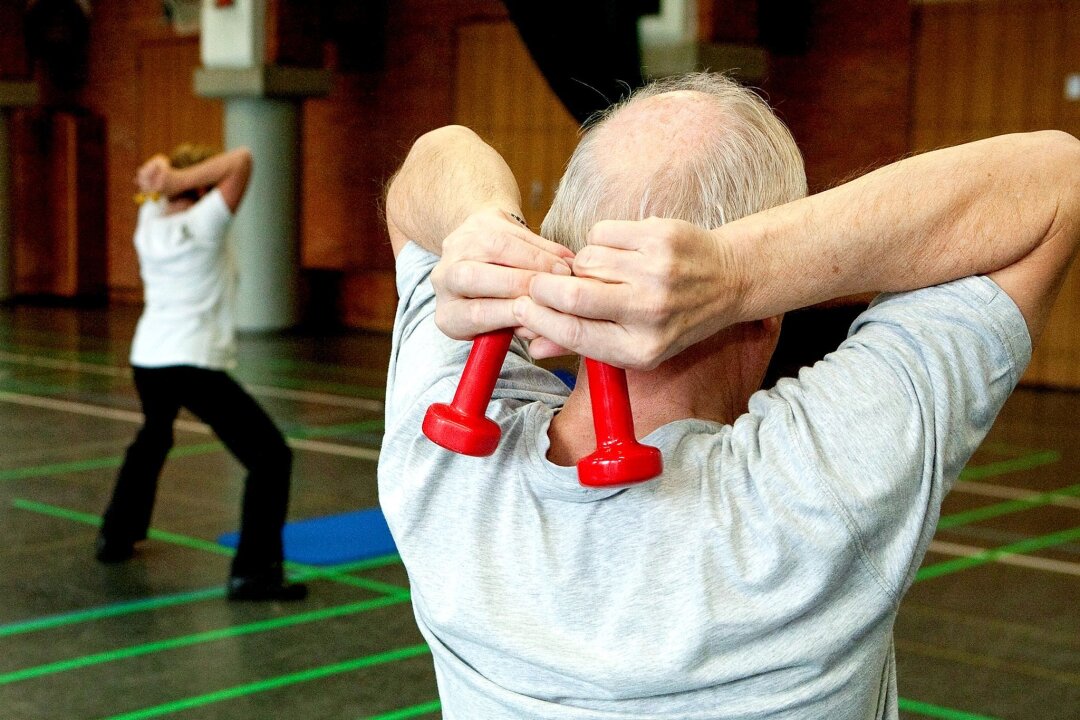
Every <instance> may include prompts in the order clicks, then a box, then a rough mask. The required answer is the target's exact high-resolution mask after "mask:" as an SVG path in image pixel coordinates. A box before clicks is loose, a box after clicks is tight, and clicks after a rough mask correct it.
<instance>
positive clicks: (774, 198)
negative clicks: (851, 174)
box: [540, 73, 806, 252]
mask: <svg viewBox="0 0 1080 720" xmlns="http://www.w3.org/2000/svg"><path fill="white" fill-rule="evenodd" d="M804 195H806V174H805V171H804V169H803V162H802V155H801V154H800V153H799V150H798V148H797V147H796V145H795V141H794V139H793V138H792V136H791V133H790V132H789V131H788V129H787V127H785V126H784V124H783V123H782V122H780V120H779V119H778V118H777V117H776V116H775V115H774V114H773V112H772V110H770V109H769V106H768V105H767V104H766V103H765V102H764V101H763V100H762V99H761V98H760V97H758V96H757V95H756V94H755V93H754V92H752V91H751V90H749V89H747V88H745V87H743V86H741V85H739V84H738V83H736V82H734V81H732V80H730V79H729V78H727V77H725V76H723V75H720V74H712V73H693V74H690V75H682V76H678V77H673V78H667V79H664V80H659V81H656V82H653V83H650V84H649V85H646V86H645V87H643V88H641V89H640V90H638V91H637V92H635V93H634V94H633V95H631V96H630V97H629V98H628V99H626V100H625V101H623V102H621V103H618V104H616V105H614V106H612V107H611V108H609V109H608V110H606V111H604V112H603V113H602V114H601V115H599V116H598V117H597V118H596V119H595V120H593V121H592V122H590V123H588V124H587V125H586V130H585V132H584V135H583V137H582V139H581V142H580V143H579V144H578V147H577V149H576V150H575V151H574V154H573V156H572V157H571V158H570V162H569V164H568V165H567V169H566V172H565V174H564V175H563V177H562V180H561V181H560V182H559V187H558V190H557V191H556V193H555V199H554V201H553V203H552V206H551V209H550V210H549V211H548V214H547V217H546V218H545V219H544V223H543V225H542V227H541V230H540V232H541V234H542V235H543V236H544V237H547V238H550V239H551V240H555V241H557V242H560V243H562V244H564V245H566V246H567V247H569V248H570V249H572V250H574V251H575V252H576V251H578V250H580V249H581V248H582V247H583V246H584V245H585V239H586V236H587V234H588V231H589V229H590V228H591V227H592V226H593V225H594V224H595V223H597V222H598V221H600V220H642V219H645V218H647V217H650V216H655V217H664V218H675V219H679V220H686V221H687V222H691V223H694V224H695V225H699V226H701V227H705V228H716V227H719V226H721V225H723V224H724V223H725V222H730V221H732V220H736V219H738V218H740V217H743V216H745V215H750V214H753V213H755V212H759V211H761V210H765V209H767V208H770V207H773V206H776V205H781V204H783V203H786V202H790V201H792V200H796V199H798V198H800V197H803V196H804Z"/></svg>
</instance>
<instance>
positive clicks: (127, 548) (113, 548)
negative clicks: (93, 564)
mask: <svg viewBox="0 0 1080 720" xmlns="http://www.w3.org/2000/svg"><path fill="white" fill-rule="evenodd" d="M134 554H135V543H130V542H119V541H117V540H109V538H107V537H105V536H104V535H98V537H97V541H96V542H95V543H94V557H96V558H97V559H98V562H103V563H120V562H124V561H125V560H130V559H131V556H132V555H134Z"/></svg>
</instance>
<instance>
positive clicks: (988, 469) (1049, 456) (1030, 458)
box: [960, 450, 1061, 480]
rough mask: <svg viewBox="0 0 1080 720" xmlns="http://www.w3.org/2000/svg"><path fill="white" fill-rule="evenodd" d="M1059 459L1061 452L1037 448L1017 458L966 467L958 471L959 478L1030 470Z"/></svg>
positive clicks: (984, 476) (965, 478)
mask: <svg viewBox="0 0 1080 720" xmlns="http://www.w3.org/2000/svg"><path fill="white" fill-rule="evenodd" d="M1059 460H1061V453H1059V452H1058V451H1057V450H1039V451H1037V452H1033V453H1029V454H1027V455H1021V456H1020V457H1017V458H1010V459H1008V460H998V461H997V462H992V463H986V464H984V465H975V466H973V467H966V468H964V469H963V470H961V471H960V479H961V480H980V479H982V478H988V477H994V476H995V475H1005V474H1007V473H1014V472H1019V471H1021V470H1031V469H1032V468H1037V467H1040V466H1042V465H1051V464H1053V463H1056V462H1057V461H1059Z"/></svg>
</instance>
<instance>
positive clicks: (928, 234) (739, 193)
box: [379, 75, 1080, 720]
mask: <svg viewBox="0 0 1080 720" xmlns="http://www.w3.org/2000/svg"><path fill="white" fill-rule="evenodd" d="M1078 187H1080V143H1078V142H1077V141H1076V140H1074V139H1073V138H1071V137H1069V136H1067V135H1064V134H1060V133H1039V134H1031V135H1012V136H1005V137H1001V138H996V139H992V140H987V141H983V142H979V143H973V144H970V145H964V146H960V147H957V148H952V149H947V150H942V151H938V152H934V153H928V154H926V155H921V156H917V157H913V158H909V159H906V160H903V161H902V162H899V163H897V164H894V165H891V166H888V167H886V168H883V169H881V170H878V171H876V172H873V173H870V174H869V175H866V176H864V177H862V178H860V179H857V180H855V181H853V182H850V183H848V184H846V185H843V186H840V187H838V188H835V189H833V190H830V191H828V192H824V193H821V194H819V195H815V196H812V197H809V198H801V196H802V195H804V193H805V181H804V179H803V172H802V165H801V160H800V157H799V153H798V151H797V150H796V148H795V146H794V143H793V141H792V139H791V136H790V135H789V133H788V132H787V130H786V129H785V128H784V127H783V125H782V124H781V123H780V122H779V121H778V120H777V119H776V118H775V117H774V116H773V114H772V113H771V111H770V110H769V109H768V107H767V106H766V105H765V104H764V103H762V102H761V101H760V100H759V99H758V98H757V97H756V96H755V95H753V94H752V93H750V92H748V91H746V90H744V89H742V88H740V87H738V86H737V85H735V84H734V83H732V82H730V81H728V80H726V79H724V78H722V77H720V76H710V75H694V76H688V77H683V78H678V79H675V80H671V81H666V82H664V83H662V84H659V85H651V86H648V87H646V88H645V89H644V90H642V91H641V92H639V93H638V94H636V95H634V96H633V97H632V98H631V99H629V100H628V101H627V102H625V103H623V104H621V105H619V106H618V107H616V108H614V109H613V110H611V111H610V112H608V113H607V114H606V115H605V116H604V117H602V118H601V119H600V120H599V121H598V122H596V123H594V124H593V125H592V126H591V127H590V128H589V129H588V130H587V132H586V133H585V135H584V137H583V138H582V141H581V143H580V145H579V147H578V148H577V150H576V151H575V153H574V156H573V158H572V160H571V162H570V165H569V166H568V169H567V172H566V175H565V177H564V178H563V180H562V183H561V184H560V187H559V190H558V193H557V196H556V199H555V202H554V205H553V207H552V209H551V211H550V213H549V214H548V217H547V220H545V223H544V226H543V228H542V230H541V235H543V236H546V237H550V238H553V239H557V240H559V241H561V242H563V243H566V244H567V245H568V246H569V247H571V248H573V249H574V250H576V251H577V252H576V254H573V253H572V252H571V251H570V250H568V249H567V248H566V247H563V246H562V245H555V244H553V243H552V242H550V241H549V240H545V239H543V238H541V237H539V236H537V235H534V234H533V233H531V232H530V231H529V230H527V229H526V228H524V227H522V226H521V225H520V224H518V223H517V222H516V217H517V216H519V215H520V208H519V199H518V192H517V190H516V183H515V181H514V178H513V176H512V175H511V173H510V171H509V170H508V168H507V167H506V165H505V164H504V163H503V161H502V159H501V158H500V157H499V156H498V155H497V154H496V153H495V152H494V151H493V150H492V149H491V148H489V147H488V146H486V145H485V144H484V143H483V142H482V141H480V140H479V138H477V137H476V136H475V135H474V134H473V133H471V132H470V131H468V130H466V129H464V128H459V127H451V128H444V129H441V130H437V131H434V132H432V133H429V134H428V135H425V136H424V137H422V138H421V139H420V140H418V141H417V143H416V144H415V145H414V147H413V148H412V150H411V152H410V153H409V155H408V157H407V159H406V160H405V162H404V164H403V166H402V168H401V170H400V172H399V173H398V174H397V175H396V177H395V178H394V180H393V181H392V183H391V186H390V188H389V192H388V197H387V221H388V227H389V232H390V237H391V240H392V243H393V247H394V251H395V253H396V256H397V277H398V290H399V293H400V298H401V299H400V305H399V308H398V313H397V319H396V325H395V330H394V344H393V351H392V355H391V360H390V374H389V384H388V388H387V423H386V437H385V440H384V445H383V452H382V458H383V459H382V461H381V465H380V468H379V483H380V495H381V500H382V504H383V508H384V510H385V512H386V516H387V519H388V521H389V523H390V527H391V530H392V531H393V534H394V537H395V539H396V541H397V543H398V547H399V548H400V552H401V555H402V558H403V560H404V562H405V565H406V567H407V568H408V571H409V576H410V579H411V582H412V587H413V603H414V607H415V612H416V618H417V622H418V624H419V627H420V629H421V631H422V632H423V633H424V636H425V637H426V638H427V640H428V642H429V643H430V645H431V649H432V654H433V657H434V661H435V668H436V674H437V677H438V681H439V688H440V694H441V696H442V700H443V706H444V713H445V717H447V718H467V719H469V720H475V719H478V718H515V719H521V718H572V719H575V720H577V719H586V718H587V719H590V720H591V719H597V720H599V719H600V718H617V717H618V718H650V719H655V718H800V719H807V718H829V719H830V720H835V719H844V718H895V717H896V716H897V694H896V671H895V665H894V653H893V647H892V625H893V620H894V618H895V615H896V610H897V606H898V605H899V602H900V598H901V597H902V596H903V594H904V592H905V591H906V589H907V588H908V586H909V585H910V584H911V582H912V580H913V578H914V575H915V571H916V569H917V567H918V565H919V563H920V561H921V559H922V557H923V554H924V553H925V551H926V547H927V544H928V543H929V541H930V538H931V536H932V534H933V532H934V526H935V523H936V521H937V517H938V511H939V507H940V504H941V500H942V497H943V495H944V494H945V493H946V492H947V491H948V489H949V487H950V485H951V483H952V482H953V481H954V480H955V479H956V476H957V474H958V473H959V472H960V469H961V468H962V467H963V466H964V464H965V462H966V461H967V460H968V458H969V457H970V456H971V454H972V452H973V451H974V450H975V448H976V447H977V446H978V444H979V442H980V441H981V440H982V438H983V437H984V435H985V433H986V432H987V430H988V429H989V428H990V425H991V423H992V422H993V420H994V417H995V416H996V414H997V413H998V411H999V410H1000V408H1001V406H1002V404H1003V403H1004V402H1005V399H1006V398H1007V397H1008V395H1009V393H1010V392H1011V391H1012V389H1013V387H1014V386H1015V384H1016V382H1017V380H1018V378H1019V377H1020V374H1021V372H1022V371H1023V369H1024V366H1025V364H1026V363H1027V361H1028V359H1029V356H1030V350H1031V341H1032V339H1034V338H1036V337H1037V336H1038V334H1039V332H1040V330H1041V329H1042V327H1043V325H1044V323H1045V320H1046V317H1047V314H1048V312H1049V308H1050V305H1051V301H1052V299H1053V297H1054V294H1055V292H1056V291H1057V289H1058V287H1059V285H1060V283H1061V280H1062V278H1063V276H1064V274H1065V270H1066V268H1067V266H1068V263H1069V262H1070V260H1071V258H1072V256H1073V255H1074V254H1075V252H1076V248H1077V244H1078V239H1080V194H1078V191H1077V188H1078ZM800 198H801V199H800ZM440 254H441V255H442V257H441V259H440V257H439V255H440ZM920 288H921V289H920ZM867 291H885V292H886V293H887V294H885V295H882V296H881V297H879V299H878V300H877V301H876V302H875V303H874V304H873V305H872V306H871V308H870V309H869V310H868V311H867V312H865V313H864V314H863V315H862V316H861V317H860V318H859V319H858V320H857V321H856V323H855V324H854V326H853V327H852V329H851V334H850V336H849V338H848V339H847V340H846V341H845V342H844V343H843V344H842V345H841V346H840V347H839V348H838V349H837V350H836V352H834V353H832V354H830V355H829V356H828V357H826V358H825V359H824V360H823V361H821V362H819V363H817V364H816V365H815V366H814V367H812V368H808V369H805V370H804V371H803V372H802V373H801V374H800V375H799V377H798V379H787V380H782V381H781V382H780V383H778V384H777V386H776V387H775V388H772V389H771V390H765V391H760V392H757V390H758V387H759V384H760V382H761V378H762V375H763V373H764V371H765V367H766V364H767V362H768V360H769V356H770V354H771V352H772V350H773V347H774V344H775V341H776V337H777V332H778V329H779V325H780V316H781V314H782V313H784V312H786V311H788V310H791V309H794V308H798V307H802V306H806V305H809V304H812V303H817V302H820V301H824V300H827V299H830V298H835V297H839V296H844V295H849V294H854V293H861V292H867ZM500 327H516V328H518V335H519V338H520V339H519V341H517V342H515V344H514V345H513V346H512V350H511V353H510V356H509V357H508V359H507V361H506V363H505V366H504V368H503V372H502V375H501V377H500V380H499V383H498V386H497V388H496V390H495V396H494V400H493V402H492V403H491V405H490V407H489V408H488V415H489V417H492V418H493V419H494V420H495V421H496V422H498V424H499V425H500V427H501V429H502V441H501V443H500V446H499V448H498V449H497V450H496V451H495V454H494V455H492V456H491V457H487V458H473V457H465V456H459V455H454V454H452V453H449V452H447V451H445V450H442V449H441V448H439V447H436V446H435V445H434V444H432V443H431V442H430V441H428V440H427V439H426V438H425V437H424V436H423V435H422V434H421V431H420V426H421V422H422V419H423V416H424V412H425V409H426V408H427V406H428V405H429V404H430V403H432V402H436V401H438V402H446V401H447V400H448V399H449V398H450V397H451V395H452V393H453V391H454V388H455V385H456V383H457V380H458V378H459V375H460V373H461V369H462V366H463V364H464V361H465V357H466V355H467V353H468V351H469V344H468V343H466V342H462V341H461V340H463V339H467V338H471V337H473V336H475V335H476V334H478V333H481V332H485V331H489V330H493V329H496V328H500ZM440 328H441V329H440ZM444 332H445V333H446V334H444ZM447 334H448V335H450V336H451V337H448V336H447ZM452 338H457V339H452ZM525 341H531V350H532V355H533V356H550V355H553V354H555V353H559V352H563V351H564V349H569V350H572V351H575V352H580V353H582V354H584V355H587V356H589V357H594V358H597V359H600V360H605V361H609V362H612V363H616V364H619V365H621V366H624V367H627V368H629V369H630V370H629V371H628V374H627V378H628V385H629V388H630V394H631V399H632V402H633V409H634V422H635V425H636V431H637V434H638V436H639V437H643V439H644V442H647V443H649V444H652V445H655V446H657V447H659V448H660V449H661V450H662V452H663V456H664V462H665V467H664V472H663V474H662V475H661V476H660V477H659V478H657V479H655V480H653V481H651V482H648V483H644V484H640V485H636V486H633V487H630V488H624V489H605V490H595V489H587V488H584V487H582V486H580V485H579V484H578V481H577V475H576V472H575V470H574V463H575V461H577V460H578V459H580V458H581V457H583V456H584V455H586V454H588V453H589V452H591V451H592V450H593V448H594V445H593V443H594V438H593V431H592V423H591V418H590V410H589V400H588V383H587V378H586V377H585V374H584V373H582V374H581V375H580V377H579V382H578V385H577V387H576V389H575V390H573V391H572V392H571V391H568V390H567V389H566V388H565V386H563V385H562V384H561V383H560V382H559V381H558V380H557V379H555V378H554V377H553V376H552V375H551V374H549V373H548V372H546V371H545V370H543V369H541V368H538V367H536V366H535V365H533V364H532V361H531V360H530V357H529V354H528V353H527V352H526V345H525Z"/></svg>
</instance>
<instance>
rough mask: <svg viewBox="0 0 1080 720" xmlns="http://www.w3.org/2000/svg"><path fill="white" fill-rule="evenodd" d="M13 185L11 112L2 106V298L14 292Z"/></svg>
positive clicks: (0, 262) (8, 296) (0, 275)
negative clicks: (12, 248)
mask: <svg viewBox="0 0 1080 720" xmlns="http://www.w3.org/2000/svg"><path fill="white" fill-rule="evenodd" d="M13 205H14V203H13V197H12V187H11V113H10V112H8V110H7V109H6V108H3V107H0V300H7V299H9V298H10V297H11V296H12V295H13V294H14V289H15V288H14V286H15V268H14V267H13V266H12V252H11V246H12V244H13V243H14V242H15V232H14V227H13V225H14V220H13V218H12V212H11V208H12V206H13Z"/></svg>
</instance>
